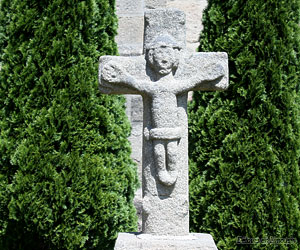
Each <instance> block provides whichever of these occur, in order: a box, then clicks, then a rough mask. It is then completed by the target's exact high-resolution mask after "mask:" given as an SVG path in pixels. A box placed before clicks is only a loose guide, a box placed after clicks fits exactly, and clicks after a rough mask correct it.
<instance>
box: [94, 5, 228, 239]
mask: <svg viewBox="0 0 300 250" xmlns="http://www.w3.org/2000/svg"><path fill="white" fill-rule="evenodd" d="M144 51H145V55H142V56H136V57H116V56H103V57H101V58H100V65H99V89H100V91H102V92H103V93H106V94H139V95H141V96H142V97H143V103H144V114H143V120H144V123H143V131H144V135H143V233H146V234H153V235H176V236H184V235H188V234H189V205H188V142H187V140H188V128H187V111H186V109H187V92H188V91H191V90H211V91H214V90H225V89H226V88H227V86H228V64H227V54H226V53H188V52H186V50H185V18H184V13H183V12H181V11H178V10H163V9H158V10H151V11H147V12H146V13H145V38H144Z"/></svg>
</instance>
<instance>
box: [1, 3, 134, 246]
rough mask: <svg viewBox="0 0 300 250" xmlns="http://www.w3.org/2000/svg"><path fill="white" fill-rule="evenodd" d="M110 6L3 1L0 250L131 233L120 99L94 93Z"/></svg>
mask: <svg viewBox="0 0 300 250" xmlns="http://www.w3.org/2000/svg"><path fill="white" fill-rule="evenodd" d="M114 6H115V1H114V0H85V1H84V0H72V1H70V0H50V1H42V0H22V1H20V0H1V2H0V56H1V57H0V62H1V63H2V70H1V71H0V81H1V85H0V129H1V132H0V249H1V250H15V249H18V250H21V249H22V250H26V249H30V250H32V249H34V250H39V249H55V250H57V249H67V250H72V249H109V248H110V247H112V246H113V244H114V239H115V238H116V236H117V233H118V232H119V231H132V230H135V229H136V228H135V227H136V221H137V218H136V215H135V209H134V206H133V204H132V199H133V195H134V190H135V188H136V185H137V177H136V169H135V165H134V164H133V162H132V161H131V159H130V145H129V142H128V140H127V137H128V135H129V133H130V126H129V123H128V121H127V119H126V116H125V112H124V98H123V97H120V96H108V95H102V94H100V93H99V91H98V90H97V64H98V59H99V57H100V56H101V55H105V54H112V55H113V54H116V53H117V48H116V44H115V43H114V36H115V35H116V27H117V18H116V16H115V14H114V12H115V9H114V8H115V7H114Z"/></svg>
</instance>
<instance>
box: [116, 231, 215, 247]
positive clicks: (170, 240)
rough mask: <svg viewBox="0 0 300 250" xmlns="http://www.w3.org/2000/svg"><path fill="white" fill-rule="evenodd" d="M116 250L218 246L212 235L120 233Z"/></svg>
mask: <svg viewBox="0 0 300 250" xmlns="http://www.w3.org/2000/svg"><path fill="white" fill-rule="evenodd" d="M114 250H217V246H216V244H215V242H214V240H213V238H212V236H211V235H210V234H199V233H190V234H188V235H186V236H155V235H150V234H142V233H119V235H118V239H117V241H116V245H115V249H114Z"/></svg>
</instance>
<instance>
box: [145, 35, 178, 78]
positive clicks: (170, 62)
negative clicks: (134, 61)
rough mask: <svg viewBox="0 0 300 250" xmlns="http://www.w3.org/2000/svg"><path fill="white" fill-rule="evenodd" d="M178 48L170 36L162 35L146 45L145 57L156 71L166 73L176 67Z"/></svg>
mask: <svg viewBox="0 0 300 250" xmlns="http://www.w3.org/2000/svg"><path fill="white" fill-rule="evenodd" d="M180 49H181V48H180V46H179V45H178V43H177V42H176V40H175V39H174V38H173V37H172V36H170V35H162V36H159V37H157V38H156V39H155V40H154V41H153V42H152V43H151V44H150V45H149V46H148V47H147V57H146V59H147V61H148V62H149V64H150V66H151V67H152V69H153V70H154V71H155V72H156V73H158V74H160V75H168V74H169V73H171V72H172V71H173V70H176V69H177V67H178V63H179V51H180Z"/></svg>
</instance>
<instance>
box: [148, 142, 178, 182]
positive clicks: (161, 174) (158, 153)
mask: <svg viewBox="0 0 300 250" xmlns="http://www.w3.org/2000/svg"><path fill="white" fill-rule="evenodd" d="M153 143H154V158H155V163H156V168H157V175H158V179H159V181H160V182H161V183H162V184H164V185H166V186H172V185H173V184H174V183H175V182H176V180H177V170H176V155H177V154H176V153H177V152H176V151H177V142H176V141H171V142H168V144H167V150H166V146H165V145H164V144H165V143H164V141H163V140H154V141H153Z"/></svg>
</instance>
